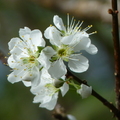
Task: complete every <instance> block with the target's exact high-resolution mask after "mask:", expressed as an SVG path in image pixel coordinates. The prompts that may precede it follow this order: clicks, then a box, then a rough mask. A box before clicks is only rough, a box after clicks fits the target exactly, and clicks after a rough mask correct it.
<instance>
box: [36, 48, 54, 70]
mask: <svg viewBox="0 0 120 120" xmlns="http://www.w3.org/2000/svg"><path fill="white" fill-rule="evenodd" d="M55 53H56V52H55V51H54V49H53V48H52V47H50V46H47V47H45V48H44V49H43V50H42V51H41V53H40V56H39V58H38V61H39V62H40V64H41V65H42V66H44V67H45V68H49V67H50V65H51V62H50V59H51V57H52V56H53V55H54V54H55Z"/></svg>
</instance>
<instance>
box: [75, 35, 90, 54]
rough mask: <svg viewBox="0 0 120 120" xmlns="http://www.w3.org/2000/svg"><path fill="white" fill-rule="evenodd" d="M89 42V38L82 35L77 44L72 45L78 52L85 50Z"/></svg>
mask: <svg viewBox="0 0 120 120" xmlns="http://www.w3.org/2000/svg"><path fill="white" fill-rule="evenodd" d="M90 44H91V40H90V39H89V38H88V37H83V38H82V39H80V40H79V41H78V44H76V46H75V47H74V51H75V52H79V51H80V50H86V49H87V48H88V47H89V46H90Z"/></svg>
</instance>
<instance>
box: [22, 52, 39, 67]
mask: <svg viewBox="0 0 120 120" xmlns="http://www.w3.org/2000/svg"><path fill="white" fill-rule="evenodd" d="M28 55H29V57H22V58H21V59H22V62H23V64H29V68H32V67H33V66H37V65H38V64H39V62H38V60H37V58H38V52H36V53H33V52H32V51H30V50H28Z"/></svg>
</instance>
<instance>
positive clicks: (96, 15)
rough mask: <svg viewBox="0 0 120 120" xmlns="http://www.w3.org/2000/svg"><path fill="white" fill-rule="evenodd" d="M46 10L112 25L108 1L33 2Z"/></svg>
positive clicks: (68, 0)
mask: <svg viewBox="0 0 120 120" xmlns="http://www.w3.org/2000/svg"><path fill="white" fill-rule="evenodd" d="M31 1H32V2H35V3H37V4H38V5H39V6H42V7H44V8H46V9H49V10H52V11H57V12H61V13H65V14H66V13H70V14H71V15H74V16H75V17H78V18H81V19H83V18H84V19H89V20H92V21H93V20H102V21H103V22H106V23H111V18H110V16H109V14H108V13H107V11H108V8H109V6H110V2H109V0H108V1H106V2H105V1H104V2H103V1H102V0H99V1H96V0H31Z"/></svg>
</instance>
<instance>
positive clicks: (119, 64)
mask: <svg viewBox="0 0 120 120" xmlns="http://www.w3.org/2000/svg"><path fill="white" fill-rule="evenodd" d="M109 13H110V14H111V15H112V35H113V43H114V59H115V82H116V89H115V91H116V106H117V108H118V110H120V47H119V27H118V10H117V0H112V9H109ZM119 119H120V118H119Z"/></svg>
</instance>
